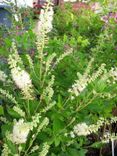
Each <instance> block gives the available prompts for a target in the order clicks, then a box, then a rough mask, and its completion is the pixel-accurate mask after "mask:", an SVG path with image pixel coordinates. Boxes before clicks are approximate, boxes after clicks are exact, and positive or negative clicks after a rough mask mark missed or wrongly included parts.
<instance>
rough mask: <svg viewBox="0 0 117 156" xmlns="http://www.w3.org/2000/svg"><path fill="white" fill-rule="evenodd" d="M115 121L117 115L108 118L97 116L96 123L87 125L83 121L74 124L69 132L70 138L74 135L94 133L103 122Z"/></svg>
mask: <svg viewBox="0 0 117 156" xmlns="http://www.w3.org/2000/svg"><path fill="white" fill-rule="evenodd" d="M116 122H117V117H111V118H110V119H105V118H102V117H101V118H99V120H98V121H97V123H96V124H91V125H87V124H86V123H85V122H83V123H79V124H77V125H75V126H74V128H73V131H71V132H70V135H71V137H72V138H74V137H75V136H87V135H89V134H91V133H96V132H97V131H98V130H99V129H100V128H101V127H102V126H103V125H104V124H105V125H110V124H112V123H116Z"/></svg>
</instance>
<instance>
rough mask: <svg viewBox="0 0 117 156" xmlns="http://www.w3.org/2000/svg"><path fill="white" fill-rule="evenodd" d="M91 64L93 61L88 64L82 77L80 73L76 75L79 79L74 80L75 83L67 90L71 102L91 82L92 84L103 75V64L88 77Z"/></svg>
mask: <svg viewBox="0 0 117 156" xmlns="http://www.w3.org/2000/svg"><path fill="white" fill-rule="evenodd" d="M92 62H93V59H91V61H90V62H89V64H88V67H87V69H86V71H85V72H84V74H83V75H82V74H80V73H77V76H78V78H79V79H78V80H75V83H74V84H73V85H72V87H71V88H70V89H69V90H68V92H69V93H70V94H71V99H72V100H73V99H74V98H75V97H78V96H79V95H80V93H81V92H83V91H84V90H85V89H86V88H87V86H88V84H90V83H91V82H94V81H95V80H96V79H97V78H98V77H100V76H101V75H102V74H103V72H104V70H105V64H102V65H101V66H100V68H99V69H98V70H97V71H96V72H95V73H93V74H92V75H91V76H90V70H91V64H92Z"/></svg>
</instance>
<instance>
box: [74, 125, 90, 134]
mask: <svg viewBox="0 0 117 156" xmlns="http://www.w3.org/2000/svg"><path fill="white" fill-rule="evenodd" d="M73 132H74V133H75V134H76V135H77V136H87V135H89V134H90V131H89V127H88V125H87V124H86V123H79V124H77V125H75V126H74V129H73Z"/></svg>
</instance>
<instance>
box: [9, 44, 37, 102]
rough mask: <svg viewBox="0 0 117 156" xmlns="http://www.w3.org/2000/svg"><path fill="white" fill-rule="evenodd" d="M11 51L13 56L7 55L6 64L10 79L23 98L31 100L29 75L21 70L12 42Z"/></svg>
mask: <svg viewBox="0 0 117 156" xmlns="http://www.w3.org/2000/svg"><path fill="white" fill-rule="evenodd" d="M11 51H12V53H13V54H10V55H9V59H8V63H9V65H10V68H11V76H12V79H13V81H14V82H15V84H16V86H17V87H18V88H19V89H21V91H22V94H23V95H24V98H25V99H30V100H32V99H33V98H34V97H33V85H32V81H31V79H30V75H29V74H28V73H27V72H26V71H25V70H24V69H22V68H23V62H22V60H21V58H20V56H19V54H18V52H17V48H16V45H15V43H14V42H13V43H12V49H11Z"/></svg>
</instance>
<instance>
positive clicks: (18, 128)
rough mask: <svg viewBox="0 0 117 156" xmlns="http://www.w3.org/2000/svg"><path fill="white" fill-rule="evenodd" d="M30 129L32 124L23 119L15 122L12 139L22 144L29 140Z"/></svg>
mask: <svg viewBox="0 0 117 156" xmlns="http://www.w3.org/2000/svg"><path fill="white" fill-rule="evenodd" d="M29 131H30V124H29V123H25V122H24V120H23V119H20V120H19V121H18V122H15V124H14V127H13V134H12V139H13V142H14V143H16V144H22V143H25V142H26V141H27V137H28V134H29Z"/></svg>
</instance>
